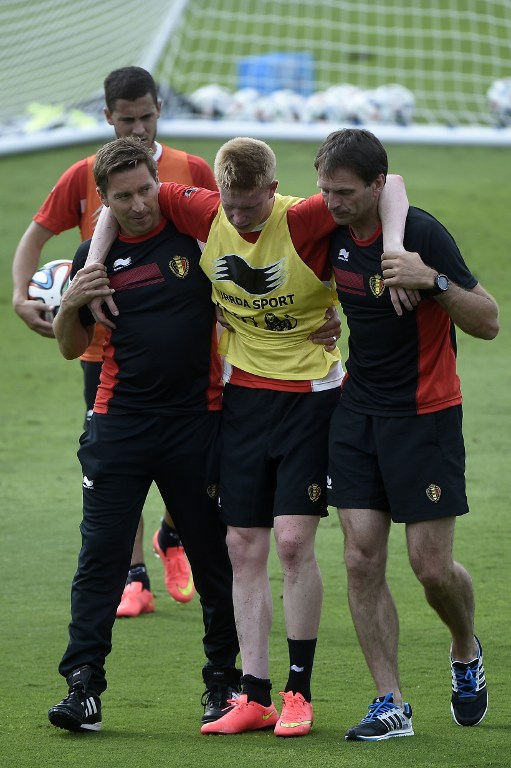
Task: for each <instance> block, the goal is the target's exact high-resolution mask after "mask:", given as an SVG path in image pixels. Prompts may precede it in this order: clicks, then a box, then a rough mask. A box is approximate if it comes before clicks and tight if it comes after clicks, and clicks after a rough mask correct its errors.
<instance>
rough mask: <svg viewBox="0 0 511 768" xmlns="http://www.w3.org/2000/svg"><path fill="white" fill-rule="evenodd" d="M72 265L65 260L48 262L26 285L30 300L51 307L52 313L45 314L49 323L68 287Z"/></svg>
mask: <svg viewBox="0 0 511 768" xmlns="http://www.w3.org/2000/svg"><path fill="white" fill-rule="evenodd" d="M72 265H73V262H71V261H69V260H67V259H57V260H56V261H49V262H48V263H47V264H43V266H42V267H40V269H38V270H37V272H36V273H35V274H34V275H33V276H32V280H31V281H30V283H29V284H28V296H29V298H30V299H34V300H35V301H40V302H42V303H43V304H46V305H47V306H48V307H53V313H47V314H48V315H49V320H50V321H51V319H52V318H53V317H55V315H56V314H57V311H58V308H59V307H60V302H61V299H62V294H63V293H64V291H65V290H66V288H67V287H68V285H69V276H70V274H71V267H72Z"/></svg>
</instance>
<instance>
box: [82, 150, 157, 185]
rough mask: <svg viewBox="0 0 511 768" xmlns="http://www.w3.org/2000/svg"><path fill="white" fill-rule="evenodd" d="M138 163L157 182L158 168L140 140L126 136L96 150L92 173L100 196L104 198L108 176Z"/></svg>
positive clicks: (151, 154)
mask: <svg viewBox="0 0 511 768" xmlns="http://www.w3.org/2000/svg"><path fill="white" fill-rule="evenodd" d="M140 163H143V164H144V165H146V166H147V168H148V170H149V173H150V174H151V176H152V177H153V179H154V180H155V181H158V166H157V165H156V161H155V159H154V157H153V153H152V152H151V150H150V149H148V148H147V147H146V146H145V145H144V144H142V142H141V141H140V139H137V138H136V137H134V136H126V137H124V138H120V139H114V140H113V141H109V142H108V144H105V145H104V146H103V147H101V148H100V149H98V151H97V153H96V159H95V160H94V166H93V168H92V171H93V173H94V179H95V181H96V186H97V187H98V188H99V190H100V192H101V194H102V195H103V196H105V197H106V193H107V189H108V179H109V177H110V174H112V173H119V172H121V173H122V171H129V170H131V169H133V168H136V167H137V165H139V164H140Z"/></svg>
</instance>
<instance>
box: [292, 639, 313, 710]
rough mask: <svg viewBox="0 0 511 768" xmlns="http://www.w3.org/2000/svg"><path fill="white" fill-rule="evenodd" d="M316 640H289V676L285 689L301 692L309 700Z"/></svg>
mask: <svg viewBox="0 0 511 768" xmlns="http://www.w3.org/2000/svg"><path fill="white" fill-rule="evenodd" d="M316 642H317V641H316V640H290V639H289V638H288V639H287V645H288V648H289V677H288V680H287V685H286V687H285V691H286V692H287V691H293V693H301V694H302V696H303V698H304V699H305V700H306V701H311V675H312V667H313V664H314V654H315V651H316Z"/></svg>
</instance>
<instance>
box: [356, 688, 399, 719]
mask: <svg viewBox="0 0 511 768" xmlns="http://www.w3.org/2000/svg"><path fill="white" fill-rule="evenodd" d="M391 699H392V694H391V693H387V695H386V696H385V698H384V699H383V701H374V702H373V703H372V704H369V711H368V713H367V715H366V716H365V717H364V719H363V720H362V722H363V723H370V722H371V721H372V720H377V719H378V718H379V717H380V716H381V715H385V714H387V712H390V711H391V710H395V709H398V707H397V706H396V704H394V702H393V701H392V700H391Z"/></svg>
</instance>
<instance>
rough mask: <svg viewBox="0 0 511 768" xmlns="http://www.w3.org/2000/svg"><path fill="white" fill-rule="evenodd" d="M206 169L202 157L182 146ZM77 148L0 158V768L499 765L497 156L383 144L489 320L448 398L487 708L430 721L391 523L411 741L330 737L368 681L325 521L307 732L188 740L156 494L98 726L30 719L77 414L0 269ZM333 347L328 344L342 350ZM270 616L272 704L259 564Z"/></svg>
mask: <svg viewBox="0 0 511 768" xmlns="http://www.w3.org/2000/svg"><path fill="white" fill-rule="evenodd" d="M177 145H178V146H186V147H187V148H188V150H189V151H191V152H194V153H197V154H202V155H203V156H205V157H206V158H207V159H208V160H210V161H211V160H212V158H213V155H214V152H215V150H216V149H217V145H216V144H214V143H207V142H186V144H185V143H184V142H182V143H179V144H177ZM273 146H274V148H275V150H276V152H277V157H278V159H279V179H280V182H281V190H282V191H283V192H289V193H294V194H304V195H306V194H309V193H312V192H314V191H315V178H314V171H313V167H312V160H313V155H314V151H315V146H314V145H311V144H285V143H280V142H274V143H273ZM94 149H95V147H73V148H69V149H66V150H61V151H50V152H45V153H40V154H34V155H29V156H22V157H10V158H2V159H0V174H1V178H2V179H3V185H2V189H1V190H0V204H1V210H2V217H1V221H0V234H1V242H2V246H3V247H2V251H1V254H0V275H1V280H0V318H1V338H2V369H1V372H0V396H1V397H0V401H1V404H2V440H1V441H0V470H1V471H0V509H1V512H2V527H1V538H0V542H1V543H0V547H1V562H2V566H3V568H2V579H3V583H2V592H1V598H0V599H1V613H0V616H1V624H0V626H1V628H0V637H1V648H2V656H1V662H0V663H1V677H0V681H1V682H0V686H1V702H2V707H1V709H2V717H1V720H0V762H1V764H2V766H5V768H32V767H33V768H39V766H48V768H58V767H60V766H68V765H69V764H70V763H72V764H79V765H80V766H99V765H101V766H103V767H104V768H114V767H115V768H117V767H118V766H123V767H126V768H131V766H137V767H138V766H145V765H150V766H179V767H180V768H181V767H182V768H188V767H190V768H192V766H193V768H196V767H197V768H201V766H207V767H208V768H211V766H213V767H214V766H217V765H218V766H220V765H236V764H240V763H243V764H245V763H249V764H250V765H252V766H254V767H259V766H261V767H262V766H265V768H266V767H267V766H273V765H280V764H282V763H283V762H284V761H285V762H289V763H291V762H299V763H300V764H302V765H305V766H311V767H313V768H316V767H317V768H320V767H321V768H330V767H332V768H333V767H334V766H335V767H337V766H340V765H341V766H342V765H349V766H350V767H351V768H359V767H360V768H370V767H371V768H372V767H373V766H374V765H375V764H378V765H379V766H382V768H391V767H392V768H394V766H395V765H396V764H401V765H413V766H415V767H416V768H445V767H446V766H448V767H449V768H479V766H483V765H484V766H488V767H494V766H495V767H497V766H498V767H499V768H504V767H505V766H506V767H507V766H508V765H509V757H508V752H509V746H508V735H509V695H508V690H509V669H510V666H511V653H510V644H509V634H510V629H511V627H510V612H509V596H508V594H507V592H506V588H507V584H508V581H509V569H508V561H509V515H508V506H509V495H510V493H509V492H510V485H509V452H510V442H511V441H510V434H511V415H510V399H509V389H510V384H511V366H510V364H509V349H510V348H511V347H510V341H511V339H510V332H509V316H510V308H511V295H510V281H509V279H508V261H509V256H508V250H509V246H508V235H507V230H508V226H507V224H508V217H509V213H508V209H509V201H508V199H506V195H505V192H504V191H505V190H506V189H507V188H508V183H509V182H508V168H509V161H510V157H509V150H496V149H495V150H490V149H463V148H456V149H444V148H440V147H435V148H429V147H420V148H418V147H397V146H396V147H394V146H393V147H390V148H389V154H390V159H391V168H392V170H394V171H396V172H400V173H402V174H403V175H404V177H405V179H406V183H407V188H408V192H409V197H410V200H411V201H412V202H413V203H414V204H417V205H419V206H421V207H424V208H426V209H428V210H430V211H431V212H432V213H434V214H436V215H437V216H438V217H439V218H440V219H441V220H442V221H443V222H444V223H445V224H446V225H447V226H448V228H449V229H450V230H451V231H452V233H453V235H454V236H455V237H456V239H457V241H458V243H459V245H460V247H461V250H462V252H463V253H464V255H465V257H466V259H467V261H468V263H469V264H470V266H471V268H472V269H473V271H474V272H475V273H476V274H477V275H478V277H479V278H480V280H481V282H482V284H483V285H484V286H485V287H486V288H487V289H488V290H489V291H490V292H491V293H492V294H494V295H495V297H496V298H497V300H498V301H499V304H500V308H501V324H502V330H501V333H500V335H499V337H498V338H497V339H496V340H495V341H493V342H491V343H490V342H482V341H478V340H475V339H471V338H469V337H466V336H463V334H459V337H458V338H459V364H460V372H461V376H462V384H463V391H464V396H465V433H466V442H467V448H468V461H467V484H468V492H469V498H470V501H471V508H472V512H471V514H470V515H468V516H466V517H464V518H462V519H460V521H459V523H458V526H457V538H456V546H455V554H456V556H457V557H458V558H459V559H460V560H461V561H462V562H463V563H464V564H465V565H466V566H467V567H468V568H469V570H470V571H471V574H472V577H473V579H474V583H475V589H476V600H477V631H478V633H479V635H480V637H481V640H482V642H483V644H484V649H485V659H486V667H487V676H488V682H489V687H490V710H489V713H488V716H487V718H486V720H485V722H484V723H483V724H482V725H481V726H480V727H478V728H474V729H462V728H458V727H456V726H454V724H453V723H452V722H451V719H450V715H449V682H450V680H449V667H448V646H449V639H448V635H447V632H446V630H445V629H444V627H443V626H442V625H441V624H440V622H439V621H438V620H437V618H436V616H435V615H434V614H433V613H432V611H431V610H430V609H429V608H428V607H427V605H426V603H425V601H424V599H423V597H422V594H421V589H420V587H419V585H418V583H417V582H416V581H415V579H414V578H413V576H412V574H411V571H410V568H409V566H408V563H407V559H406V554H405V549H404V536H403V530H402V528H400V527H395V528H394V529H393V532H392V537H391V546H390V563H389V579H390V582H391V586H392V588H393V591H394V594H395V597H396V602H397V605H398V609H399V613H400V617H401V672H402V682H403V689H404V692H405V695H406V697H407V699H409V700H410V701H411V703H412V706H413V708H414V727H415V731H416V736H415V737H414V738H413V739H395V740H392V741H390V742H388V743H384V744H377V745H366V744H351V743H350V744H348V743H346V742H344V740H343V738H342V735H343V732H344V730H345V729H346V728H347V727H348V726H350V725H352V724H353V723H354V722H356V721H357V720H358V719H360V717H361V716H362V714H363V713H364V712H365V709H366V707H367V704H368V702H369V700H370V698H371V697H372V696H373V687H372V683H371V680H370V678H369V675H368V672H367V671H366V668H365V664H364V662H363V659H362V656H361V652H360V650H359V648H358V644H357V641H356V638H355V634H354V631H353V627H352V624H351V619H350V617H349V613H348V609H347V603H346V595H345V592H346V580H345V574H344V566H343V562H342V539H341V534H340V531H339V529H338V524H337V522H336V519H335V516H334V515H333V514H332V515H331V516H330V518H328V519H327V520H326V521H324V522H323V523H322V525H321V527H320V533H319V536H318V555H319V559H320V562H321V567H322V572H323V576H324V582H325V600H324V609H323V617H322V624H321V630H320V637H319V644H318V652H317V663H316V668H315V673H314V679H313V692H314V703H315V714H316V725H315V727H314V729H313V731H312V733H311V735H310V736H309V737H308V738H307V739H297V740H284V739H280V740H279V739H275V738H274V737H273V735H272V734H267V733H259V734H245V735H242V736H238V737H232V738H231V737H223V738H222V737H218V738H205V737H201V736H200V734H199V717H200V712H201V710H200V705H199V701H200V696H201V694H202V683H201V678H200V668H201V665H202V663H203V655H202V647H201V637H202V631H203V629H202V623H201V615H200V606H199V603H198V601H197V600H194V601H193V602H192V603H190V604H189V605H187V606H180V605H176V604H173V603H171V601H170V600H169V599H168V598H167V597H166V594H165V592H164V587H163V579H162V574H161V572H160V570H161V566H160V564H159V563H158V561H156V560H154V559H153V558H152V557H151V556H150V551H151V550H150V535H151V534H152V532H153V530H154V528H155V527H156V525H157V524H158V520H159V516H160V514H161V502H160V500H159V498H158V495H157V494H156V493H151V495H150V498H149V500H148V504H147V506H146V510H145V519H146V526H147V528H146V551H147V559H148V562H149V568H150V575H151V577H152V582H153V587H154V591H155V593H156V599H157V611H156V613H155V614H154V615H152V616H146V617H142V618H140V619H137V620H133V621H122V622H118V623H117V624H116V626H115V629H114V650H113V652H112V654H111V656H110V657H109V659H108V662H107V668H108V680H109V689H108V691H107V692H106V694H105V695H104V697H103V702H104V720H105V726H104V730H103V731H102V732H101V733H100V734H94V735H90V736H81V735H73V734H67V733H64V732H60V731H57V730H55V729H52V728H51V726H50V725H49V724H48V721H47V719H46V710H47V708H48V707H49V706H50V705H52V704H53V703H55V702H56V701H58V700H59V699H60V698H61V696H62V695H63V693H64V691H65V686H64V683H63V681H62V680H61V678H60V677H59V676H58V673H57V664H58V661H59V659H60V656H61V654H62V652H63V650H64V647H65V644H66V641H67V622H68V620H69V588H70V582H71V578H72V575H73V573H74V569H75V565H76V556H77V552H78V547H79V532H78V524H79V521H80V504H81V489H80V469H79V465H78V461H77V459H76V455H75V453H76V448H77V437H78V434H79V432H80V428H81V422H82V416H83V405H82V395H81V386H82V384H81V371H80V368H79V365H78V364H77V363H76V362H67V361H65V360H63V359H62V358H61V357H60V355H59V354H58V352H57V349H56V345H55V343H54V342H53V341H51V340H49V339H42V338H41V337H39V336H36V335H35V334H33V333H31V332H30V331H29V330H28V329H27V328H26V327H25V326H24V325H23V323H22V322H21V321H20V320H19V318H17V317H16V315H15V314H14V312H13V311H12V309H11V306H10V264H11V260H12V254H13V252H14V248H15V246H16V243H17V241H18V239H19V237H20V235H21V234H22V232H23V231H24V229H25V227H26V226H27V224H28V222H29V220H30V217H31V216H32V214H33V212H34V211H35V210H36V209H37V207H38V206H39V204H40V203H41V202H42V200H43V198H44V196H45V194H46V192H47V190H48V189H49V188H50V187H51V185H52V183H53V182H54V181H55V180H56V179H57V177H58V175H59V174H60V172H61V171H62V170H64V169H65V168H66V167H67V166H68V165H69V164H70V163H71V162H73V161H74V160H76V159H79V158H80V157H82V156H84V155H85V154H87V153H89V152H91V151H94ZM77 243H78V234H77V232H73V233H66V234H65V235H62V236H60V237H58V238H54V239H53V240H52V241H50V244H49V245H48V247H47V249H46V250H45V258H46V257H47V260H49V259H50V258H59V257H70V256H72V255H73V254H74V250H75V247H76V245H77ZM342 345H343V348H344V347H345V339H343V342H342ZM271 576H272V585H273V589H274V597H275V619H274V628H273V632H272V636H271V671H272V677H273V680H274V684H275V688H274V692H275V694H276V699H278V696H277V692H278V690H280V686H282V685H283V684H284V683H285V677H286V666H287V651H286V643H285V633H284V629H283V622H282V611H281V600H280V587H281V581H280V576H279V572H278V567H277V564H276V560H275V556H274V554H273V553H272V560H271Z"/></svg>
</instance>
